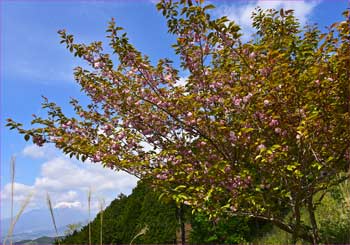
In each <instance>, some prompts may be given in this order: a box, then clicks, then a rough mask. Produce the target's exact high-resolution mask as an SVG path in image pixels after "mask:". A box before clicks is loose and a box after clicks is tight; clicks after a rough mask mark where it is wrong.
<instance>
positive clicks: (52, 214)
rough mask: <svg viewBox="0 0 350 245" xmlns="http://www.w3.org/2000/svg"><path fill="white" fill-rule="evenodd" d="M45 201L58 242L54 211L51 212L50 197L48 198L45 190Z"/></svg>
mask: <svg viewBox="0 0 350 245" xmlns="http://www.w3.org/2000/svg"><path fill="white" fill-rule="evenodd" d="M46 202H47V205H48V207H49V210H50V214H51V220H52V224H53V226H54V228H55V232H56V240H57V241H58V244H60V241H59V236H58V231H57V225H56V220H55V215H54V213H53V207H52V202H51V198H50V195H49V193H48V192H46Z"/></svg>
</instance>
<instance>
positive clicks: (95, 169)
mask: <svg viewBox="0 0 350 245" xmlns="http://www.w3.org/2000/svg"><path fill="white" fill-rule="evenodd" d="M213 3H214V4H215V5H217V6H218V8H217V9H216V10H214V11H213V14H214V15H223V14H224V15H227V16H229V17H230V18H231V19H233V20H235V21H236V22H238V23H239V24H241V25H242V27H243V31H244V32H246V33H248V34H249V33H252V29H251V28H250V21H249V15H250V13H251V11H252V10H253V9H254V8H255V7H256V6H257V5H260V6H262V7H264V8H270V7H274V8H280V7H284V8H294V9H295V10H296V15H297V17H298V18H300V20H301V21H302V22H303V23H307V22H309V23H318V24H319V26H320V27H322V28H323V27H324V26H327V25H330V24H331V23H333V22H335V21H339V20H340V19H341V12H342V11H344V10H345V9H346V8H347V7H348V5H349V4H348V1H347V0H328V1H327V0H323V1H302V0H294V1H279V0H271V1H267V0H264V1H243V0H241V1H213ZM0 4H1V14H0V16H1V29H0V30H1V202H2V203H1V204H2V205H1V207H2V210H1V217H7V216H9V205H8V204H9V195H8V194H9V185H8V183H9V180H10V178H9V176H10V174H9V173H10V170H9V163H10V158H11V156H12V155H15V156H16V157H17V161H16V163H17V164H16V183H17V184H16V193H17V194H16V199H15V200H16V201H17V202H16V203H20V201H21V200H23V198H24V196H25V194H26V193H28V192H30V191H32V190H35V191H36V196H35V197H34V199H33V202H32V203H31V205H30V208H40V207H42V205H43V203H45V202H44V199H43V196H44V192H45V191H49V192H50V193H51V194H52V196H53V202H54V204H55V205H56V207H57V208H59V207H64V206H72V207H80V208H84V207H85V204H84V202H85V201H84V200H85V199H86V190H87V189H88V188H89V186H92V187H93V189H94V190H93V191H94V193H95V196H96V197H98V196H100V197H104V198H106V200H107V202H108V201H110V200H112V199H113V198H114V197H115V196H116V195H118V194H119V193H120V192H124V193H129V192H130V190H131V188H132V187H133V186H134V185H135V183H136V179H135V178H133V177H131V176H128V175H126V174H124V173H115V172H112V171H110V170H105V169H102V168H101V167H100V166H98V165H92V164H82V163H79V162H77V161H74V160H71V159H69V158H66V157H64V156H63V155H62V154H61V153H59V152H58V151H57V150H55V149H54V148H53V147H50V146H48V147H44V148H37V147H34V146H33V145H32V144H31V143H30V142H25V141H24V140H23V137H22V136H20V135H18V134H17V133H16V132H14V131H9V130H8V129H7V128H5V126H4V125H5V124H6V122H5V119H6V118H9V117H11V118H13V119H14V120H16V121H19V122H23V123H25V124H26V125H29V122H30V120H31V115H32V114H33V113H34V114H37V115H45V112H44V111H42V110H41V109H40V103H41V101H42V99H41V95H45V96H46V97H48V98H49V99H50V100H51V101H55V102H57V104H59V105H61V106H62V107H63V109H64V111H66V112H67V113H70V112H71V109H70V107H69V104H68V101H69V98H70V97H75V98H78V99H80V100H83V101H84V100H86V98H85V97H84V96H83V95H82V94H81V93H80V89H79V87H78V86H77V85H76V84H75V82H74V79H73V75H72V74H73V72H72V70H73V68H74V67H75V66H77V65H83V63H81V61H79V60H78V59H76V58H74V57H73V56H72V55H71V54H70V53H69V52H68V51H67V50H66V49H65V47H64V46H63V45H60V44H59V41H60V40H59V36H58V35H57V30H59V29H63V28H64V29H66V30H67V31H68V32H69V33H72V34H74V35H75V37H76V40H77V41H78V42H91V41H94V40H102V41H106V39H105V35H106V33H105V29H106V27H107V24H108V21H109V20H110V19H111V18H112V17H114V18H115V19H116V22H117V24H118V25H120V26H122V27H124V28H125V30H126V31H127V33H128V35H129V37H130V40H131V42H132V43H133V44H134V45H135V46H136V47H137V48H138V49H139V50H141V51H142V52H144V53H145V54H147V55H149V56H150V58H151V60H152V61H154V62H156V61H157V60H158V59H159V58H163V57H168V58H171V59H174V60H175V61H176V60H177V58H176V56H175V55H174V52H173V50H172V49H171V44H172V43H173V41H174V37H173V36H170V35H169V34H168V33H167V28H166V21H165V20H164V18H163V17H162V16H161V14H160V13H158V12H157V11H156V8H155V5H154V1H151V0H143V1H136V0H134V1H117V0H115V1H105V2H101V1H58V0H57V1H9V0H8V1H4V0H3V1H0ZM106 43H107V42H106ZM77 176H78V177H77ZM84 176H86V178H83V177H84ZM79 177H81V178H80V179H79ZM83 179H84V180H83Z"/></svg>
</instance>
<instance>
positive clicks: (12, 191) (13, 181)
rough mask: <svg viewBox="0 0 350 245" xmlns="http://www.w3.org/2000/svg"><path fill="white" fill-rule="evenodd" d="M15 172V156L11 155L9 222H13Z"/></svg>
mask: <svg viewBox="0 0 350 245" xmlns="http://www.w3.org/2000/svg"><path fill="white" fill-rule="evenodd" d="M15 172H16V158H15V157H14V156H12V157H11V224H12V223H13V218H14V217H13V205H14V203H13V197H14V192H15V191H14V188H15ZM10 245H12V235H11V237H10Z"/></svg>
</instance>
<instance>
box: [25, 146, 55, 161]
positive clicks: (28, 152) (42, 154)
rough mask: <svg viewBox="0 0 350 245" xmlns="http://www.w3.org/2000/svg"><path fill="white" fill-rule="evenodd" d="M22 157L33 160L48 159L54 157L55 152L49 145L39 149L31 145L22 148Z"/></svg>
mask: <svg viewBox="0 0 350 245" xmlns="http://www.w3.org/2000/svg"><path fill="white" fill-rule="evenodd" d="M22 155H23V156H25V157H30V158H34V159H49V158H51V157H54V156H55V155H56V151H55V149H53V148H52V147H51V146H50V145H44V146H42V147H39V146H37V145H34V144H32V145H27V146H26V147H24V149H23V150H22Z"/></svg>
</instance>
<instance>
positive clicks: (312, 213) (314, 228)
mask: <svg viewBox="0 0 350 245" xmlns="http://www.w3.org/2000/svg"><path fill="white" fill-rule="evenodd" d="M307 210H308V212H309V218H310V223H311V227H312V239H313V241H312V242H313V244H318V243H320V235H319V233H318V227H317V222H316V217H315V208H314V205H313V203H312V197H309V198H308V200H307Z"/></svg>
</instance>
